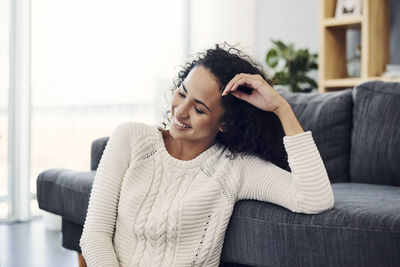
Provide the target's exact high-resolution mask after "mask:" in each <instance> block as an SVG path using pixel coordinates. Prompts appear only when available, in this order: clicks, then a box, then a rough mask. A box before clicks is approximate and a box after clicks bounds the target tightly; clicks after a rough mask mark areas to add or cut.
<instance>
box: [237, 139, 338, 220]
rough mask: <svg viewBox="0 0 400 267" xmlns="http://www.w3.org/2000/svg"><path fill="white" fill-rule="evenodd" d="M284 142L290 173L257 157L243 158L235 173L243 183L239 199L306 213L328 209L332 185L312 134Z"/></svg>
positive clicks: (331, 202) (331, 203)
mask: <svg viewBox="0 0 400 267" xmlns="http://www.w3.org/2000/svg"><path fill="white" fill-rule="evenodd" d="M283 142H284V145H285V148H286V151H287V153H288V162H289V166H290V168H291V172H288V171H286V170H284V169H282V168H280V167H278V166H276V165H275V164H273V163H271V162H269V161H265V160H263V159H260V158H258V157H256V156H246V157H244V158H243V159H242V160H241V162H240V164H238V167H237V170H236V171H237V172H238V173H239V174H240V176H241V177H240V179H241V181H242V186H241V188H240V191H239V196H238V198H239V200H241V199H256V200H260V201H267V202H271V203H274V204H277V205H280V206H282V207H285V208H287V209H289V210H291V211H293V212H298V213H306V214H316V213H320V212H323V211H325V210H329V209H331V208H332V207H333V205H334V196H333V192H332V188H331V184H330V181H329V178H328V175H327V173H326V170H325V166H324V164H323V162H322V159H321V157H320V154H319V152H318V149H317V147H316V146H315V143H314V140H313V138H312V134H311V132H310V131H307V132H303V133H300V134H296V135H294V136H285V137H284V138H283Z"/></svg>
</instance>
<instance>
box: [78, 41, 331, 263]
mask: <svg viewBox="0 0 400 267" xmlns="http://www.w3.org/2000/svg"><path fill="white" fill-rule="evenodd" d="M174 85H175V86H174V88H173V97H172V101H171V110H170V111H169V112H167V115H168V116H167V117H168V118H169V119H168V121H169V122H168V123H164V125H163V127H156V126H150V125H146V124H143V123H135V122H125V123H123V124H121V125H119V126H118V127H117V128H116V129H115V130H114V132H113V133H112V135H111V136H110V139H109V141H108V144H107V146H106V148H105V150H104V153H103V156H102V158H101V160H100V163H99V166H98V169H97V173H96V177H95V179H94V183H93V188H92V191H91V195H90V200H89V207H88V212H87V216H86V221H85V224H84V229H83V234H82V237H81V240H80V246H81V248H82V254H83V257H84V258H85V260H86V262H87V264H88V266H93V267H99V266H107V267H110V266H218V265H219V262H220V255H221V251H222V246H223V241H224V235H225V231H226V228H227V225H228V222H229V218H230V216H231V214H232V211H233V207H234V205H235V202H236V201H239V200H241V199H255V200H260V201H268V202H271V203H275V204H277V205H280V206H282V207H285V208H287V209H289V210H291V211H293V212H299V213H306V214H316V213H320V212H323V211H325V210H328V209H331V208H332V207H333V204H334V197H333V193H332V189H331V185H330V182H329V179H328V176H327V173H326V170H325V167H324V164H323V162H322V159H321V157H320V154H319V152H318V149H317V147H316V145H315V143H314V140H313V137H312V135H311V132H310V131H307V132H304V130H303V129H302V127H301V125H300V124H299V122H298V120H297V119H296V117H295V115H294V113H293V111H292V109H291V108H290V106H289V104H288V103H287V102H286V101H285V100H284V98H282V97H281V96H280V95H279V94H278V93H277V92H276V91H275V90H274V89H273V88H272V87H271V86H270V85H269V83H268V82H267V80H266V77H265V75H264V74H263V72H262V70H261V67H259V65H257V64H255V63H254V62H253V61H252V60H251V59H250V58H249V57H247V56H244V55H243V54H242V53H241V52H240V51H239V50H237V49H235V48H233V47H230V48H229V49H224V48H222V47H221V46H219V45H216V47H215V49H209V50H207V51H205V52H203V53H200V54H198V57H197V58H196V59H195V60H193V61H192V62H189V63H187V64H186V65H185V66H184V68H183V70H182V71H180V72H179V74H178V77H177V79H176V80H175V84H174ZM166 126H169V127H166ZM286 152H287V154H286ZM287 163H289V165H290V169H291V172H289V171H288V170H287V169H288V166H287Z"/></svg>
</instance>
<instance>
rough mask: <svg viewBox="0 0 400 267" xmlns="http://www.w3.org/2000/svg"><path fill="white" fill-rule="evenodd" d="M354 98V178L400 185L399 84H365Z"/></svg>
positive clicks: (355, 91) (351, 172)
mask: <svg viewBox="0 0 400 267" xmlns="http://www.w3.org/2000/svg"><path fill="white" fill-rule="evenodd" d="M353 97H354V112H353V114H354V115H353V125H354V130H353V135H352V139H351V140H352V142H351V160H350V175H351V181H352V182H359V183H373V184H385V185H396V186H400V83H389V82H382V81H372V82H367V83H363V84H361V85H359V86H357V87H356V88H354V92H353Z"/></svg>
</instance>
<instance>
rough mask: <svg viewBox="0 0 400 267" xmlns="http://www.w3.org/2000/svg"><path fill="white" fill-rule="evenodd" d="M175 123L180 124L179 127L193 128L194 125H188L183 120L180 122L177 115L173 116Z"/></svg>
mask: <svg viewBox="0 0 400 267" xmlns="http://www.w3.org/2000/svg"><path fill="white" fill-rule="evenodd" d="M173 123H174V124H175V125H176V126H178V127H179V128H185V129H189V128H192V127H190V126H189V125H187V124H185V123H183V122H180V121H179V120H178V119H177V118H176V117H174V118H173Z"/></svg>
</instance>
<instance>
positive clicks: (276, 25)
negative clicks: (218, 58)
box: [189, 0, 319, 78]
mask: <svg viewBox="0 0 400 267" xmlns="http://www.w3.org/2000/svg"><path fill="white" fill-rule="evenodd" d="M190 5H191V7H190V18H191V19H190V27H189V28H190V34H189V35H190V49H189V51H190V54H194V53H196V52H199V51H201V50H203V49H205V48H209V47H211V46H212V45H213V44H214V43H220V42H223V41H227V42H228V43H230V44H235V43H240V45H241V47H242V48H244V49H245V52H247V53H248V54H250V55H252V56H253V57H254V58H255V59H256V60H257V61H258V62H260V63H262V64H263V65H264V66H265V63H264V59H265V55H266V52H267V50H268V49H269V48H271V46H272V43H271V41H270V38H273V39H279V40H282V41H284V42H293V43H294V44H295V46H296V47H297V48H308V49H309V51H310V52H312V53H317V52H318V45H319V37H318V36H319V32H318V30H319V28H318V22H319V4H318V0H300V1H298V0H250V1H248V0H191V2H190ZM311 75H312V76H313V77H314V78H317V74H316V73H311Z"/></svg>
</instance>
